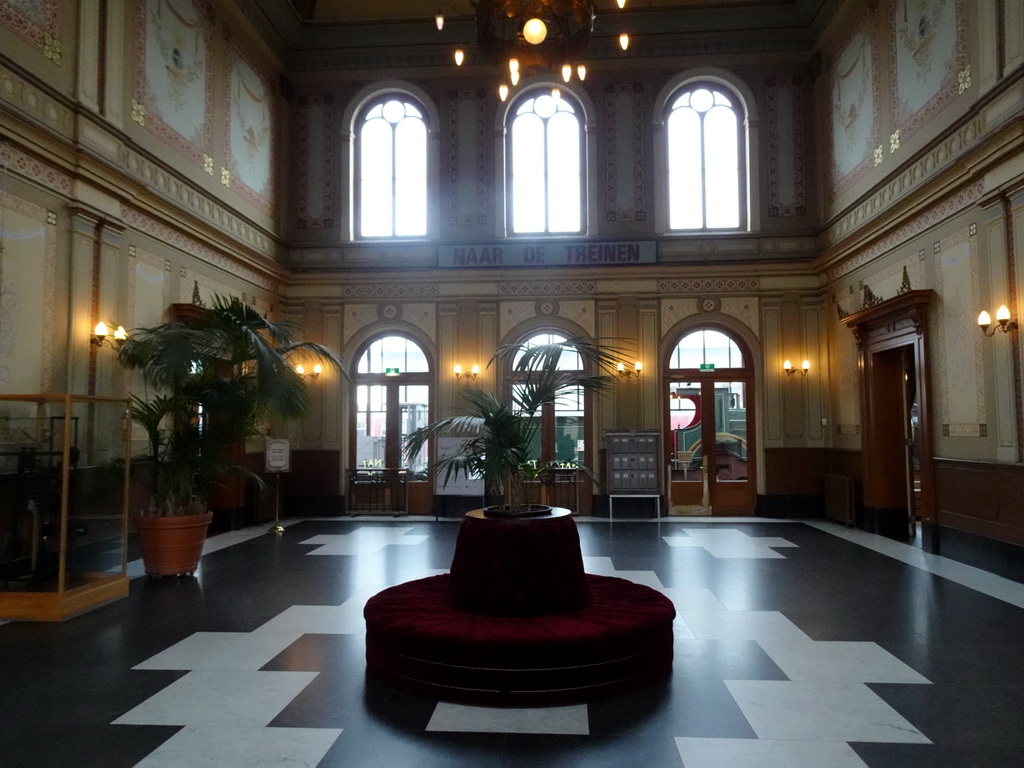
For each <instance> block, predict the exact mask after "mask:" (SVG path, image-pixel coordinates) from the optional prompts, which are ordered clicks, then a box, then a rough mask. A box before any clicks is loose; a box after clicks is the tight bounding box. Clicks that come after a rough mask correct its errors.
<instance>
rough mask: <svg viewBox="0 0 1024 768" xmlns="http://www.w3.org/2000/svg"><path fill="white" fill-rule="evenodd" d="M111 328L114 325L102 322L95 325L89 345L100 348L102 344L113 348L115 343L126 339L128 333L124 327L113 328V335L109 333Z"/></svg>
mask: <svg viewBox="0 0 1024 768" xmlns="http://www.w3.org/2000/svg"><path fill="white" fill-rule="evenodd" d="M111 326H114V323H110V324H109V325H108V324H107V323H105V322H103V321H102V320H100V321H99V322H98V323H96V327H95V328H93V330H92V336H90V337H89V343H90V344H92V345H93V346H96V347H102V346H103V345H104V344H106V345H107V346H109V347H113V346H114V342H115V341H118V342H120V341H124V340H125V339H127V338H128V332H127V331H125V329H124V326H121V325H118V326H116V327H114V331H113V333H111V331H110V328H111Z"/></svg>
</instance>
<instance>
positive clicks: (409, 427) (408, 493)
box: [348, 334, 433, 512]
mask: <svg viewBox="0 0 1024 768" xmlns="http://www.w3.org/2000/svg"><path fill="white" fill-rule="evenodd" d="M353 370H354V371H355V373H354V374H353V376H352V384H353V388H354V390H355V397H354V398H353V399H352V420H351V424H352V431H351V443H350V447H349V455H350V456H351V457H352V460H351V461H350V462H349V473H348V474H349V480H348V496H349V504H348V506H349V510H350V511H356V512H358V511H386V512H410V511H413V512H415V511H423V510H430V507H431V496H430V490H429V489H430V484H429V482H428V475H427V468H428V464H429V456H427V455H426V452H423V453H422V454H421V455H418V456H410V457H406V456H405V455H404V454H403V450H402V448H403V445H404V444H405V438H406V437H407V436H408V435H409V433H410V432H412V431H413V430H415V429H418V428H420V427H422V426H425V425H426V424H428V423H429V421H430V394H431V388H432V386H433V380H432V374H431V372H430V362H429V360H428V359H427V355H426V353H425V352H424V350H423V348H422V347H420V345H419V344H417V343H416V342H415V341H414V340H412V339H410V338H408V337H406V336H402V335H399V334H389V335H384V336H378V337H376V338H374V339H371V340H370V341H368V342H366V343H365V344H364V345H363V346H362V347H361V348H360V350H359V352H357V353H356V358H355V365H354V366H353Z"/></svg>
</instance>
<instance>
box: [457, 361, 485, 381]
mask: <svg viewBox="0 0 1024 768" xmlns="http://www.w3.org/2000/svg"><path fill="white" fill-rule="evenodd" d="M452 371H453V372H454V373H455V380H456V381H462V380H463V379H472V380H473V381H476V377H477V376H479V375H480V366H479V365H474V366H473V367H472V368H470V369H469V372H468V373H463V372H462V366H461V365H459V364H458V363H456V364H455V368H453V369H452Z"/></svg>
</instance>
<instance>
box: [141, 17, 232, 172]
mask: <svg viewBox="0 0 1024 768" xmlns="http://www.w3.org/2000/svg"><path fill="white" fill-rule="evenodd" d="M136 19H137V25H136V34H135V46H136V50H135V54H136V56H135V61H136V65H135V66H136V71H135V98H134V100H135V104H134V105H133V109H132V119H133V120H134V121H135V122H137V123H138V124H139V125H142V126H144V127H145V128H146V129H147V130H148V131H150V132H152V133H153V134H155V135H156V136H159V137H160V138H161V139H163V140H164V141H165V142H167V143H168V144H170V145H171V146H172V147H174V148H175V149H176V150H177V151H178V152H180V153H181V154H182V155H184V156H185V157H187V158H188V159H189V160H191V161H192V162H193V163H195V164H196V165H198V166H201V167H203V166H204V162H203V161H204V158H209V157H210V156H212V155H213V65H212V61H211V54H210V50H211V47H210V40H211V28H212V21H211V19H212V15H211V10H210V6H209V5H208V4H207V2H206V0H145V2H140V3H138V5H137V9H136ZM204 170H206V171H207V172H212V166H209V163H207V166H206V167H204Z"/></svg>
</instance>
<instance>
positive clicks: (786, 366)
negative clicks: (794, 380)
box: [782, 360, 811, 376]
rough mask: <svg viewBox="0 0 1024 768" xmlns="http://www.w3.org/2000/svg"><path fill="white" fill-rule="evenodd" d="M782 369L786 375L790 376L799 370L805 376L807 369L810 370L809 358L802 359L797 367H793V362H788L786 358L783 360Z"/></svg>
mask: <svg viewBox="0 0 1024 768" xmlns="http://www.w3.org/2000/svg"><path fill="white" fill-rule="evenodd" d="M782 370H784V371H785V372H786V375H787V376H792V375H793V374H794V373H796V372H797V371H800V373H801V374H802V375H804V376H806V375H807V372H808V371H809V370H811V361H810V360H804V361H803V362H802V363H801V364H800V367H799V368H794V367H793V364H792V363H791V362H789V360H786V361H785V362H783V363H782Z"/></svg>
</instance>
